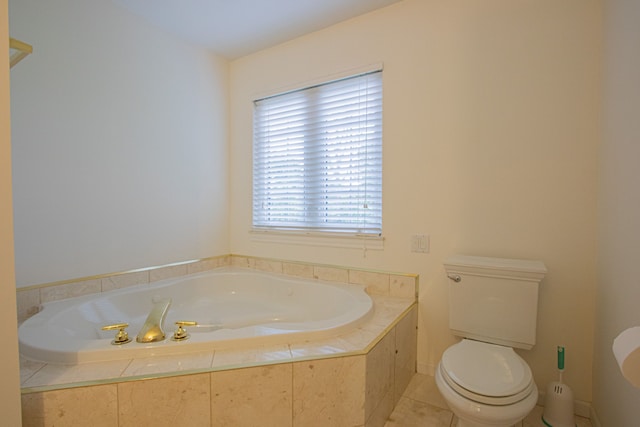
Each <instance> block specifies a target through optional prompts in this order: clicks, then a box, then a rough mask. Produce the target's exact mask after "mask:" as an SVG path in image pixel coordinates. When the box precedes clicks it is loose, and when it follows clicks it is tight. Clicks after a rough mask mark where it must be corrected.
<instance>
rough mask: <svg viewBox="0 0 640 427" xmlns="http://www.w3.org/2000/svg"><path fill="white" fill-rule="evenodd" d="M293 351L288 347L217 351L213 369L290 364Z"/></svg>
mask: <svg viewBox="0 0 640 427" xmlns="http://www.w3.org/2000/svg"><path fill="white" fill-rule="evenodd" d="M290 361H291V351H290V350H289V346H287V345H277V346H268V347H256V348H250V349H239V350H233V349H231V350H216V352H215V354H214V355H213V363H212V367H214V368H222V367H225V368H230V367H236V368H240V367H248V366H254V365H258V364H265V363H275V362H290Z"/></svg>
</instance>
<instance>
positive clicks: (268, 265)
mask: <svg viewBox="0 0 640 427" xmlns="http://www.w3.org/2000/svg"><path fill="white" fill-rule="evenodd" d="M255 269H256V270H260V271H265V272H267V273H282V262H281V261H271V260H268V259H259V258H258V259H256V260H255Z"/></svg>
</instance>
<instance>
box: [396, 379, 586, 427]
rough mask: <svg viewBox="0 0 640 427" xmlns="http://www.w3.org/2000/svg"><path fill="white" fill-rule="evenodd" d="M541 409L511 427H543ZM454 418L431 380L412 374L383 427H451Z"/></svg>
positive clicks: (580, 421) (580, 426)
mask: <svg viewBox="0 0 640 427" xmlns="http://www.w3.org/2000/svg"><path fill="white" fill-rule="evenodd" d="M542 410H543V408H542V406H536V407H535V408H534V409H533V411H531V413H530V414H529V415H528V416H527V417H526V418H525V419H524V420H523V421H522V422H521V423H518V424H517V425H516V426H515V427H544V423H543V422H542ZM456 421H457V420H456V417H455V416H454V415H453V414H452V413H451V411H449V409H448V408H447V404H446V403H445V401H444V400H443V399H442V396H441V395H440V392H439V391H438V388H437V387H436V384H435V381H434V379H433V377H432V376H429V375H424V374H415V375H414V377H413V378H412V379H411V383H410V384H409V386H408V387H407V390H406V391H405V392H404V394H403V395H402V397H401V398H400V402H398V405H397V406H396V408H395V410H394V411H393V413H392V414H391V415H390V416H389V419H388V421H387V423H386V424H385V427H455V425H456ZM576 427H592V426H591V422H590V421H589V420H588V419H587V418H582V417H576Z"/></svg>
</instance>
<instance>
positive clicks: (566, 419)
mask: <svg viewBox="0 0 640 427" xmlns="http://www.w3.org/2000/svg"><path fill="white" fill-rule="evenodd" d="M558 371H559V379H558V381H553V382H551V383H549V386H548V387H547V394H546V396H545V399H544V412H543V413H542V422H543V423H544V425H545V426H548V427H576V421H575V417H574V415H573V392H572V391H571V389H570V388H569V386H567V385H566V384H564V383H563V382H562V372H563V371H564V347H561V346H558Z"/></svg>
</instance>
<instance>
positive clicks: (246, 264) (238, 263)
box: [231, 256, 256, 268]
mask: <svg viewBox="0 0 640 427" xmlns="http://www.w3.org/2000/svg"><path fill="white" fill-rule="evenodd" d="M231 265H232V266H234V267H242V268H255V267H256V259H255V258H250V257H243V256H233V257H232V258H231Z"/></svg>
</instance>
